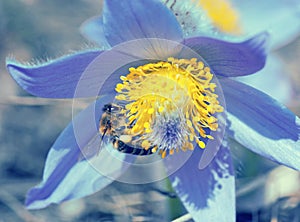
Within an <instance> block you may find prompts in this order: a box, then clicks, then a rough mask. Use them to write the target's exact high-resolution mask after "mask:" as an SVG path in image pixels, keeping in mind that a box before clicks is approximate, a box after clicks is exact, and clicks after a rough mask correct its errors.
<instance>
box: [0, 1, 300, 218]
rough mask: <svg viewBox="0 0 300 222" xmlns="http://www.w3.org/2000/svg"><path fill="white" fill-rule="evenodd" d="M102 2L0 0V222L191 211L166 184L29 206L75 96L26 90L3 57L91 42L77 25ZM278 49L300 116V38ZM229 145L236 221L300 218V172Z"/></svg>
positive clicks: (119, 187) (291, 103)
mask: <svg viewBox="0 0 300 222" xmlns="http://www.w3.org/2000/svg"><path fill="white" fill-rule="evenodd" d="M101 7H102V6H101V1H98V0H65V1H60V0H51V1H50V0H2V1H0V39H1V43H0V61H1V62H0V84H1V85H0V222H6V221H10V222H15V221H16V222H17V221H26V222H27V221H28V222H29V221H30V222H31V221H38V222H48V221H51V222H52V221H58V222H60V221H62V222H67V221H74V222H77V221H78V222H79V221H90V222H93V221H171V220H173V219H175V218H177V217H179V216H181V215H184V214H186V212H185V210H184V208H183V206H182V205H181V203H180V201H178V199H177V198H176V196H175V195H174V193H173V191H172V190H171V189H170V187H169V185H168V182H167V181H160V182H158V183H155V184H146V185H138V186H137V185H128V184H123V183H120V182H114V183H113V184H112V185H110V186H109V187H107V188H105V189H104V190H102V191H100V192H98V193H96V194H94V195H92V196H90V197H86V198H83V199H80V200H75V201H70V202H66V203H63V204H61V205H53V206H50V207H48V208H46V209H43V210H35V211H27V210H26V209H25V208H24V206H23V202H24V199H25V195H26V192H27V190H28V189H29V188H30V187H32V186H34V185H35V184H37V183H39V182H40V180H41V178H42V172H43V167H44V161H45V159H46V155H47V152H48V150H49V148H50V147H51V145H52V143H53V142H54V141H55V139H56V137H57V136H58V135H59V133H60V132H61V131H62V130H63V129H64V127H65V126H66V125H67V124H68V122H70V121H71V119H72V101H67V100H61V101H59V100H51V99H41V98H35V97H32V96H31V95H29V94H27V93H26V92H25V91H23V90H22V89H21V88H20V87H19V86H18V85H17V84H16V83H15V82H14V81H13V80H12V78H11V77H10V75H9V74H8V73H7V71H6V68H5V58H6V57H7V56H10V57H11V56H12V57H13V58H16V59H17V60H19V61H24V62H35V61H45V60H47V59H49V58H56V57H58V56H61V55H63V54H66V53H69V52H72V51H77V50H81V49H84V48H87V47H92V46H93V44H92V43H91V42H88V41H87V40H86V39H85V38H84V37H83V36H82V35H81V34H80V32H79V27H80V25H81V24H82V23H83V22H84V21H85V20H86V19H88V18H89V17H92V16H95V15H98V14H100V13H101ZM274 54H275V55H276V57H277V58H278V59H279V60H281V61H282V62H283V63H284V65H285V66H284V70H285V71H286V72H283V73H282V75H285V77H286V78H287V79H288V82H289V84H290V85H289V87H290V89H291V90H292V93H291V94H289V95H290V97H289V98H288V99H286V100H285V101H284V102H285V103H286V105H287V106H288V107H289V108H290V109H292V110H293V111H294V112H295V113H296V114H298V115H300V103H299V96H300V67H299V62H298V61H299V58H300V38H298V39H295V40H293V41H292V42H290V43H289V44H287V45H286V46H284V47H282V48H280V49H278V50H276V51H275V52H274ZM270 81H272V80H270ZM84 105H85V103H83V106H84ZM78 109H82V107H78ZM231 144H232V152H233V156H234V161H235V168H236V175H237V218H238V221H272V222H276V221H287V222H290V221H292V222H293V221H295V222H297V221H300V205H299V203H300V177H299V173H298V172H296V171H293V170H291V169H288V168H286V167H283V166H280V167H279V166H278V165H276V164H275V163H272V162H270V161H267V160H265V159H264V158H262V157H259V156H258V155H256V154H254V153H252V152H250V151H248V150H247V149H245V148H243V147H241V146H240V145H239V144H237V143H236V142H234V141H231ZM164 191H166V192H164ZM182 221H192V220H182Z"/></svg>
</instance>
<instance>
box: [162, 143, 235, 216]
mask: <svg viewBox="0 0 300 222" xmlns="http://www.w3.org/2000/svg"><path fill="white" fill-rule="evenodd" d="M223 142H224V144H225V141H223ZM205 149H209V147H206V148H205ZM202 154H203V150H201V149H200V148H199V147H196V148H195V150H194V151H193V154H192V155H191V157H190V159H188V160H187V162H186V163H185V164H184V165H183V166H182V167H181V168H180V169H179V170H177V171H176V172H175V173H174V174H172V175H171V176H169V178H170V180H171V182H172V186H173V188H174V189H175V191H176V193H177V194H178V196H179V198H180V199H181V201H182V202H183V204H184V206H185V208H186V209H187V210H188V211H189V213H190V214H191V215H192V217H193V219H194V220H195V221H235V193H234V190H235V185H234V175H233V166H232V160H231V155H230V151H229V148H228V147H227V146H225V145H222V146H221V147H220V149H219V151H218V153H217V155H216V156H215V158H214V159H213V160H212V162H211V163H210V164H209V165H208V166H207V167H206V168H204V169H199V160H200V158H201V156H202ZM180 156H181V154H180V153H178V154H177V153H176V154H174V155H173V156H170V158H166V159H168V161H167V162H166V167H167V169H168V170H172V169H173V168H174V167H176V165H177V163H178V161H180V158H181V157H180Z"/></svg>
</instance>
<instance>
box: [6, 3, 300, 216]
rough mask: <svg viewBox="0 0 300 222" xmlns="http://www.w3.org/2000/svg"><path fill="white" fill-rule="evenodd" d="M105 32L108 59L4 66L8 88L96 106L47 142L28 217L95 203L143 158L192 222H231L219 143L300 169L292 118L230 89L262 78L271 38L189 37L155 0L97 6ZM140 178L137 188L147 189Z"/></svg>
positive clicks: (92, 55) (225, 153)
mask: <svg viewBox="0 0 300 222" xmlns="http://www.w3.org/2000/svg"><path fill="white" fill-rule="evenodd" d="M100 22H101V24H99V38H102V39H103V40H105V41H106V43H107V45H106V47H110V48H108V49H106V50H96V49H95V50H90V51H89V50H86V51H82V52H78V53H75V54H72V55H67V56H64V57H62V58H59V59H56V60H53V61H49V62H47V63H44V64H37V65H35V66H27V65H23V64H20V63H18V62H16V61H13V60H10V59H8V60H7V68H8V71H9V72H10V74H11V75H12V76H13V78H14V79H15V80H16V81H17V82H18V83H19V85H20V86H21V87H23V88H24V89H25V90H27V91H28V92H29V93H31V94H33V95H35V96H39V97H45V98H81V97H93V96H98V95H99V96H100V97H99V98H98V99H97V100H96V101H95V102H94V103H93V104H91V105H90V106H89V107H88V108H87V109H85V110H84V111H82V112H81V113H80V114H79V115H78V116H77V117H76V118H74V120H73V122H72V123H70V124H69V125H68V126H67V128H66V129H65V130H64V131H63V132H62V133H61V135H60V136H59V137H58V139H57V140H56V142H55V143H54V144H53V146H52V148H51V149H50V152H49V154H48V157H47V161H46V165H45V170H44V176H43V181H42V183H41V184H39V185H38V186H36V187H34V188H32V189H31V190H30V191H29V192H28V194H27V199H26V206H27V207H28V208H29V209H38V208H43V207H46V206H48V205H49V204H51V203H60V202H62V201H65V200H70V199H74V198H80V197H83V196H86V195H89V194H92V193H94V192H96V191H98V190H100V189H102V188H104V187H105V186H107V185H108V184H110V183H111V182H112V181H113V180H114V179H116V178H118V177H119V176H120V175H121V174H123V172H124V171H125V170H126V169H127V168H128V167H130V166H131V164H132V163H133V162H134V161H135V158H136V157H137V156H138V154H139V155H144V156H146V158H147V157H150V158H152V157H153V156H155V157H157V158H158V159H159V160H161V161H163V163H164V164H165V166H166V171H167V174H168V175H169V179H170V180H171V182H172V186H173V188H174V190H175V191H176V192H177V194H178V197H179V198H180V199H181V201H182V202H183V204H184V206H185V207H186V209H187V210H188V211H189V212H190V214H191V215H192V216H193V219H194V220H195V221H200V220H204V221H234V217H235V200H234V199H235V196H234V173H233V167H232V162H231V156H230V150H229V147H228V144H227V143H226V140H225V139H226V137H231V138H232V139H235V140H237V141H238V142H239V143H241V144H242V145H244V146H245V147H247V148H249V149H251V150H253V151H254V152H256V153H258V154H260V155H262V156H265V157H267V158H269V159H271V160H273V161H276V162H279V163H281V164H284V165H287V166H289V167H292V168H295V169H297V170H299V169H300V161H299V157H300V147H299V141H298V140H299V119H298V118H297V117H296V116H295V115H294V114H293V113H292V112H290V111H289V110H288V109H287V108H286V107H284V106H282V105H280V104H279V103H278V102H276V101H275V100H274V99H272V98H270V97H269V96H267V95H266V94H264V93H262V92H260V91H258V90H256V89H254V88H252V87H250V86H247V85H245V84H243V83H240V82H237V81H235V80H234V78H235V77H238V76H244V75H250V74H252V73H255V72H257V71H259V70H260V69H262V68H263V66H264V64H265V59H266V42H267V38H268V34H266V33H262V34H259V35H256V36H254V37H252V38H250V39H248V40H246V41H243V42H240V43H230V42H226V41H223V40H217V39H212V38H209V37H201V36H196V37H191V38H184V36H183V32H182V29H181V27H180V24H179V23H178V21H177V19H176V17H175V15H174V14H173V13H172V12H171V11H170V10H169V9H168V8H167V7H165V6H164V5H163V4H162V3H161V2H160V1H158V0H144V1H134V0H123V1H117V0H107V1H104V8H103V16H102V21H100ZM224 99H225V101H226V104H225V102H224ZM107 114H108V115H107ZM225 117H226V120H227V121H226V122H227V123H226V135H225V139H224V140H223V135H224V131H225V121H224V120H225ZM99 122H100V127H99ZM99 146H101V147H100V149H99ZM120 151H123V152H120ZM183 151H186V152H183ZM124 152H125V153H124ZM129 152H130V153H129ZM154 152H156V153H159V154H160V155H156V154H153V155H151V154H152V153H154ZM143 158H144V157H143ZM148 164H149V163H148ZM149 167H151V164H149ZM140 178H142V179H140V180H138V181H132V182H133V183H136V182H141V181H142V180H143V179H145V178H143V177H142V176H140ZM130 179H132V180H136V178H129V179H128V180H127V182H131V181H130ZM145 180H146V179H145ZM146 182H149V181H146Z"/></svg>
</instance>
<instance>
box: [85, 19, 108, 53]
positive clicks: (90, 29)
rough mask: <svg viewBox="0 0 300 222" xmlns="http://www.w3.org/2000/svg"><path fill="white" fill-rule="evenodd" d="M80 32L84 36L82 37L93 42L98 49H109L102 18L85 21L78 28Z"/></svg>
mask: <svg viewBox="0 0 300 222" xmlns="http://www.w3.org/2000/svg"><path fill="white" fill-rule="evenodd" d="M80 32H81V33H82V34H83V35H84V37H86V38H87V39H89V40H90V41H92V42H95V43H96V44H98V45H99V46H100V47H104V48H108V47H110V45H109V44H108V42H107V40H106V38H105V34H104V30H103V20H102V17H100V16H98V17H93V18H90V19H89V20H87V21H85V22H84V23H83V24H82V25H81V27H80Z"/></svg>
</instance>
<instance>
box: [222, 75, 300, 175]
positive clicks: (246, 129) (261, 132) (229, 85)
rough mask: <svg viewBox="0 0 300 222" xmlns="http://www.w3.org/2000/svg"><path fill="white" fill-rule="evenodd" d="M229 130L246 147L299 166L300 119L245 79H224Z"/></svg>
mask: <svg viewBox="0 0 300 222" xmlns="http://www.w3.org/2000/svg"><path fill="white" fill-rule="evenodd" d="M220 83H221V84H222V87H223V92H224V96H225V99H226V104H227V111H228V112H227V114H228V120H229V130H228V134H229V135H230V136H231V137H232V138H234V139H235V140H237V141H238V142H239V143H241V144H242V145H244V146H245V147H247V148H249V149H251V150H252V151H254V152H256V153H258V154H260V155H262V156H264V157H266V158H268V159H271V160H273V161H276V162H278V163H281V164H284V165H287V166H289V167H292V168H295V169H298V170H300V161H299V160H300V141H299V129H300V128H299V125H300V120H299V118H298V117H297V116H295V115H294V114H293V113H292V112H291V111H290V110H288V109H287V108H286V107H284V106H283V105H281V104H279V103H278V102H277V101H276V100H274V99H272V98H271V97H269V96H268V95H266V94H264V93H262V92H260V91H258V90H256V89H254V88H252V87H250V86H247V85H245V84H243V83H240V82H237V81H234V80H230V79H221V80H220Z"/></svg>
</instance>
